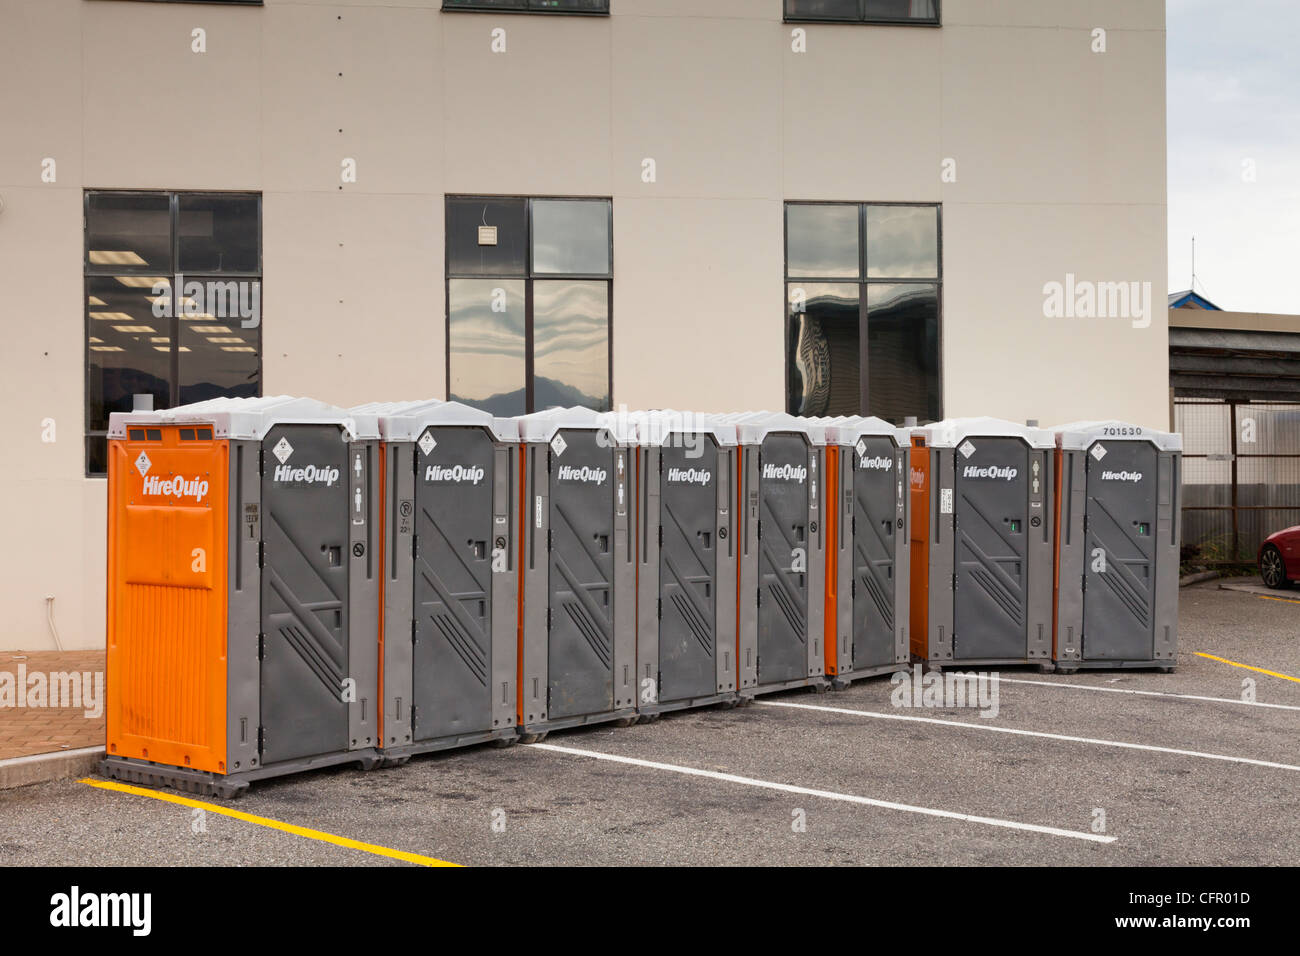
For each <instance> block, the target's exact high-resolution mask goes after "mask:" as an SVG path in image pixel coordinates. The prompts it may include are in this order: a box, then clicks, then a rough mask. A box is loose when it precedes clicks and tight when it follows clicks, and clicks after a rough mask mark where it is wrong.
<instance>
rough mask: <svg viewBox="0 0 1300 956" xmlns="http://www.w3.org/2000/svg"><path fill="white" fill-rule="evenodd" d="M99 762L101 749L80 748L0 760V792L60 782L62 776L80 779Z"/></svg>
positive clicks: (102, 749) (101, 758) (101, 753)
mask: <svg viewBox="0 0 1300 956" xmlns="http://www.w3.org/2000/svg"><path fill="white" fill-rule="evenodd" d="M103 759H104V748H103V747H82V748H81V749H80V750H59V751H55V752H54V753H49V754H35V755H34V756H31V757H10V758H9V759H7V760H0V790H10V789H12V788H14V787H25V786H27V785H28V784H32V783H46V782H48V781H50V780H62V779H63V778H64V777H80V776H83V775H85V774H88V773H92V772H94V770H95V767H96V766H98V764H99V762H100V761H101V760H103Z"/></svg>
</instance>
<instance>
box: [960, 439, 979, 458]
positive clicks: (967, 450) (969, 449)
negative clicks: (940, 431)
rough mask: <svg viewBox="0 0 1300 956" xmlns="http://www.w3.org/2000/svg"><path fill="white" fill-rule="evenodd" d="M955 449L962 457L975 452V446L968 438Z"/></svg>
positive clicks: (967, 456)
mask: <svg viewBox="0 0 1300 956" xmlns="http://www.w3.org/2000/svg"><path fill="white" fill-rule="evenodd" d="M957 450H958V451H959V452H961V456H962V457H963V458H969V457H970V456H971V455H973V454H975V446H974V445H972V444H971V443H970V439H969V438H968V439H966V441H964V442H962V443H961V447H959V448H958V449H957Z"/></svg>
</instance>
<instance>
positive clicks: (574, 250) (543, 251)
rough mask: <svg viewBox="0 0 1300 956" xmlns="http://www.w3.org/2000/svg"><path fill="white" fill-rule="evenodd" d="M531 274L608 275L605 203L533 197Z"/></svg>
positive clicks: (607, 222) (607, 226) (607, 215)
mask: <svg viewBox="0 0 1300 956" xmlns="http://www.w3.org/2000/svg"><path fill="white" fill-rule="evenodd" d="M533 273H534V274H535V275H608V274H609V203H608V202H591V201H587V200H570V199H535V200H533Z"/></svg>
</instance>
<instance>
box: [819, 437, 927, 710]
mask: <svg viewBox="0 0 1300 956" xmlns="http://www.w3.org/2000/svg"><path fill="white" fill-rule="evenodd" d="M827 439H828V441H829V442H830V444H831V446H832V447H833V448H834V449H835V450H836V455H835V460H834V462H833V467H834V469H835V481H834V487H835V489H836V498H837V500H836V501H834V502H831V503H830V504H828V505H827V513H828V515H829V516H830V518H829V520H830V521H831V522H832V524H833V528H834V550H833V552H832V553H828V555H827V562H826V566H827V578H828V590H830V588H829V584H830V578H831V576H832V575H833V576H834V578H835V581H834V588H833V594H834V597H835V600H834V601H833V602H828V610H829V608H830V607H831V606H833V607H834V609H835V619H834V621H828V622H827V629H826V630H827V635H828V641H827V643H828V646H827V655H826V672H827V674H828V675H829V676H831V679H832V683H833V684H834V685H835V686H836V687H837V688H842V687H846V686H848V684H849V683H850V682H852V681H854V680H857V679H858V678H861V677H871V676H874V675H877V674H884V673H889V672H891V671H895V670H897V669H898V668H899V667H903V666H906V665H907V663H908V660H909V658H910V651H909V635H908V626H909V618H908V607H909V603H908V602H909V601H910V595H909V590H908V589H909V583H910V574H909V572H910V563H909V561H910V558H909V556H910V550H911V549H910V547H909V544H908V538H909V537H910V535H911V523H910V521H909V520H908V519H909V515H910V513H911V504H910V502H911V496H910V495H909V494H908V473H909V468H910V463H911V453H912V449H911V438H910V434H909V433H908V432H907V431H905V430H902V429H899V428H895V427H894V426H893V425H891V424H889V422H886V421H884V420H883V419H880V418H874V417H866V418H862V417H846V418H841V419H836V420H833V421H832V422H831V423H830V424H829V425H828V427H827ZM832 637H833V639H834V643H833V644H832V643H831V638H832Z"/></svg>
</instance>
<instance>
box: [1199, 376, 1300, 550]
mask: <svg viewBox="0 0 1300 956" xmlns="http://www.w3.org/2000/svg"><path fill="white" fill-rule="evenodd" d="M1174 426H1175V428H1176V430H1177V431H1179V432H1182V435H1183V514H1182V520H1183V556H1184V558H1185V559H1187V560H1193V561H1196V562H1197V563H1204V564H1253V563H1254V562H1255V555H1256V553H1257V552H1258V550H1259V546H1260V543H1261V542H1262V541H1263V540H1264V539H1265V538H1267V537H1268V536H1269V535H1270V534H1272V533H1273V532H1274V531H1277V530H1278V529H1280V528H1286V527H1290V526H1291V525H1294V524H1300V404H1294V403H1282V402H1232V401H1223V400H1220V399H1212V398H1175V401H1174Z"/></svg>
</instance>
